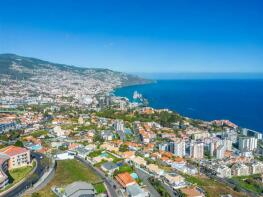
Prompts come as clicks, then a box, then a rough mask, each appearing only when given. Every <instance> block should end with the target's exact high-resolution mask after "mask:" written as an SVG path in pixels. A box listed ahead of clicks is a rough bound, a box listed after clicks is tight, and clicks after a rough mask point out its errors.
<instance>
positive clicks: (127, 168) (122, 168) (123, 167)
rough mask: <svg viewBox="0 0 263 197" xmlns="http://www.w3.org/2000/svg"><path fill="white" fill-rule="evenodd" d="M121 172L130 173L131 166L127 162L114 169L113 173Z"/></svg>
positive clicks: (131, 170)
mask: <svg viewBox="0 0 263 197" xmlns="http://www.w3.org/2000/svg"><path fill="white" fill-rule="evenodd" d="M123 172H128V173H132V172H133V168H132V167H131V166H129V165H128V164H125V165H123V166H120V167H119V169H118V170H115V171H114V174H113V175H114V176H116V175H117V174H120V173H123Z"/></svg>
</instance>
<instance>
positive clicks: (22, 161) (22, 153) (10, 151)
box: [0, 146, 31, 170]
mask: <svg viewBox="0 0 263 197" xmlns="http://www.w3.org/2000/svg"><path fill="white" fill-rule="evenodd" d="M0 153H2V154H5V155H7V156H9V158H10V159H9V161H8V169H9V170H10V169H14V168H20V167H24V166H28V165H30V164H31V160H30V151H29V150H28V149H26V148H22V147H17V146H8V147H5V148H2V149H0Z"/></svg>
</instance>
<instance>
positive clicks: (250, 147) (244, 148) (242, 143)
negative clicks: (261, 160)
mask: <svg viewBox="0 0 263 197" xmlns="http://www.w3.org/2000/svg"><path fill="white" fill-rule="evenodd" d="M257 141H258V140H257V139H256V138H255V137H239V139H238V148H239V150H240V151H241V152H250V151H254V150H255V149H256V148H257Z"/></svg>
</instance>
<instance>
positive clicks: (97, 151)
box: [89, 150, 102, 158]
mask: <svg viewBox="0 0 263 197" xmlns="http://www.w3.org/2000/svg"><path fill="white" fill-rule="evenodd" d="M101 153H102V150H95V151H93V152H91V153H89V156H90V157H92V158H93V157H97V156H99V155H100V154H101Z"/></svg>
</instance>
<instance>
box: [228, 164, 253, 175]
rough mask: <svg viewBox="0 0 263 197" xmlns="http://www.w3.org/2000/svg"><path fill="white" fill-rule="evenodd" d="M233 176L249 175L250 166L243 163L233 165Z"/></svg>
mask: <svg viewBox="0 0 263 197" xmlns="http://www.w3.org/2000/svg"><path fill="white" fill-rule="evenodd" d="M231 172H232V176H248V175H249V174H250V173H249V167H248V166H247V165H245V164H242V163H237V164H234V165H233V166H232V167H231Z"/></svg>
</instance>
